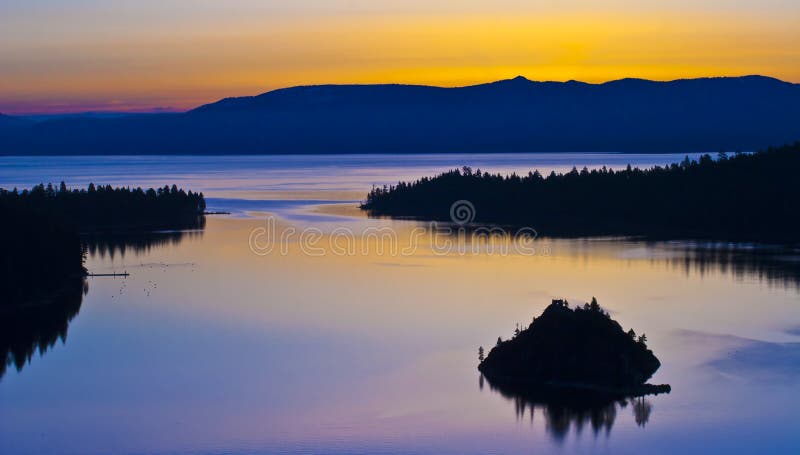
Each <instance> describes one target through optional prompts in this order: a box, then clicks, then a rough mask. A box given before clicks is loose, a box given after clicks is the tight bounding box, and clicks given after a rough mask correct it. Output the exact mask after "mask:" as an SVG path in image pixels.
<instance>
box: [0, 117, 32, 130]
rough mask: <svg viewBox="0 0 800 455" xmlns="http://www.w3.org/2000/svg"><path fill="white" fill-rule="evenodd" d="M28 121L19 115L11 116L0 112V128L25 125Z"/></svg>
mask: <svg viewBox="0 0 800 455" xmlns="http://www.w3.org/2000/svg"><path fill="white" fill-rule="evenodd" d="M27 124H28V122H27V121H26V120H25V119H21V118H19V117H12V116H10V115H5V114H0V130H2V129H3V128H13V127H18V126H24V125H27Z"/></svg>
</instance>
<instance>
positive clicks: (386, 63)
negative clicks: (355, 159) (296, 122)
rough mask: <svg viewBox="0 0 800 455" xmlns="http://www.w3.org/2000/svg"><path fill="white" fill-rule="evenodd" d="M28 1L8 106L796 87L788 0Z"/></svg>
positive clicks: (4, 9) (793, 16) (796, 16)
mask: <svg viewBox="0 0 800 455" xmlns="http://www.w3.org/2000/svg"><path fill="white" fill-rule="evenodd" d="M30 3H31V2H22V1H19V0H9V1H8V3H7V4H6V3H4V5H3V6H0V112H5V113H26V112H28V113H30V112H62V111H82V110H150V109H153V108H170V109H187V108H191V107H194V106H196V105H199V104H203V103H206V102H210V101H214V100H216V99H219V98H222V97H226V96H241V95H253V94H258V93H261V92H264V91H267V90H271V89H274V88H280V87H285V86H291V85H302V84H319V83H376V82H402V83H421V84H435V85H443V86H455V85H467V84H472V83H480V82H487V81H491V80H497V79H504V78H510V77H514V76H516V75H518V74H521V75H524V76H526V77H528V78H529V79H534V80H569V79H577V80H582V81H587V82H602V81H606V80H612V79H618V78H622V77H643V78H650V79H659V80H667V79H676V78H683V77H699V76H719V75H744V74H763V75H769V76H773V77H778V78H780V79H783V80H788V81H792V82H800V46H798V43H800V27H798V26H797V24H798V23H800V5H797V4H796V2H790V1H783V0H766V1H762V2H758V3H756V2H747V1H740V2H727V3H726V2H721V1H711V2H707V5H705V6H704V7H703V8H699V7H697V6H692V5H694V4H693V3H690V2H683V1H681V0H675V1H672V2H669V3H667V2H649V3H647V2H627V1H624V0H617V1H614V0H612V1H611V2H610V3H609V2H606V3H604V5H605V6H604V7H603V9H602V10H601V9H600V8H599V7H598V6H597V5H596V4H595V2H589V1H578V2H565V3H564V4H563V5H558V6H554V5H551V4H550V3H549V2H548V3H542V4H541V5H538V4H537V2H521V1H516V0H498V1H497V2H496V3H492V4H491V5H488V4H487V3H486V2H474V1H471V0H464V1H462V2H455V1H449V0H447V1H441V2H433V3H432V4H433V5H435V6H430V4H428V2H421V1H416V0H408V1H406V2H402V3H401V2H395V1H393V0H392V1H386V2H365V1H359V0H354V1H350V2H341V1H340V2H337V1H333V0H331V1H327V2H325V1H322V0H297V2H296V3H292V4H291V5H290V6H286V5H281V2H272V1H266V0H265V1H260V2H259V1H255V0H231V1H230V2H226V3H225V6H224V7H223V6H221V3H222V2H211V1H210V0H194V1H189V0H161V1H160V2H156V1H153V0H142V1H140V2H132V1H120V2H114V4H113V5H108V4H106V3H105V2H101V1H99V0H76V1H75V2H74V3H71V4H70V5H69V6H66V5H63V4H62V3H64V2H59V1H56V0H50V1H43V2H34V3H35V5H38V6H30V5H29V4H30ZM284 3H285V2H284ZM732 3H735V5H736V6H730V5H731V4H732ZM48 5H49V6H48ZM531 5H533V6H531ZM642 5H645V6H642Z"/></svg>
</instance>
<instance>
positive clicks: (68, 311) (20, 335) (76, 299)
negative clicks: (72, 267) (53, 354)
mask: <svg viewBox="0 0 800 455" xmlns="http://www.w3.org/2000/svg"><path fill="white" fill-rule="evenodd" d="M65 281H66V282H64V283H63V285H62V286H60V287H59V288H57V289H55V290H52V291H49V292H48V293H47V295H41V293H40V292H38V291H37V290H33V289H30V290H29V291H31V294H34V293H35V294H36V298H35V300H30V299H27V298H25V297H24V296H23V297H22V301H20V302H8V303H7V304H6V305H4V307H2V308H0V314H1V315H2V317H0V360H2V362H0V379H1V378H2V377H3V376H4V375H5V373H6V369H7V368H8V367H9V366H14V367H15V368H16V369H17V371H21V370H22V368H23V367H24V366H25V365H26V364H28V363H30V362H31V359H32V358H33V356H34V354H35V353H36V352H37V351H38V352H39V355H40V356H43V355H44V354H45V353H46V352H47V351H48V350H49V349H51V348H52V347H53V346H54V345H55V344H56V342H58V341H59V340H61V342H62V343H65V342H66V340H67V329H68V328H69V323H70V321H72V319H73V318H75V316H77V315H78V312H79V311H80V309H81V303H82V302H83V297H84V296H85V295H86V293H87V292H88V291H89V286H88V283H87V282H86V280H85V279H83V278H76V279H71V280H65Z"/></svg>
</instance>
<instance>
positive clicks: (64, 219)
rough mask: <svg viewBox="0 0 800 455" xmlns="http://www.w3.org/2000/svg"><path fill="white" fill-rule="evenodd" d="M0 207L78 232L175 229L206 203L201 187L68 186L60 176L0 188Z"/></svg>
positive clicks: (186, 223) (192, 220) (186, 224)
mask: <svg viewBox="0 0 800 455" xmlns="http://www.w3.org/2000/svg"><path fill="white" fill-rule="evenodd" d="M0 208H16V209H19V210H24V211H26V212H30V213H33V214H36V215H39V216H43V217H46V218H48V219H50V220H52V221H53V222H55V223H58V224H61V225H63V226H65V227H70V228H73V229H76V230H79V231H81V232H90V231H104V230H119V229H127V230H135V229H180V228H183V227H186V228H192V227H193V226H195V225H197V217H199V216H202V214H203V212H204V211H205V208H206V203H205V199H204V197H203V193H194V192H192V191H188V192H186V191H184V190H183V189H179V188H178V187H177V186H175V185H172V186H171V187H170V186H164V187H163V188H158V189H153V188H150V189H148V190H144V189H142V188H133V189H132V188H114V187H112V186H111V185H105V186H103V185H99V186H95V185H94V184H93V183H90V184H89V186H88V187H87V188H86V189H72V190H70V189H68V188H67V186H66V184H65V183H64V182H61V184H60V185H59V186H58V187H56V186H54V185H53V184H48V185H46V186H45V185H44V184H40V185H37V186H35V187H33V188H32V189H30V190H28V189H24V190H22V191H18V190H17V189H16V188H15V189H13V190H10V191H9V190H5V189H0Z"/></svg>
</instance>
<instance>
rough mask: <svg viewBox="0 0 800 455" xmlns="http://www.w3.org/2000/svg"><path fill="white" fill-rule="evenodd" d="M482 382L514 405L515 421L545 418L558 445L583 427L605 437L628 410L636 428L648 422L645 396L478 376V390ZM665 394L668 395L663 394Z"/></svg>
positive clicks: (648, 406) (577, 434)
mask: <svg viewBox="0 0 800 455" xmlns="http://www.w3.org/2000/svg"><path fill="white" fill-rule="evenodd" d="M484 383H488V385H489V389H490V390H492V391H493V392H497V393H499V394H500V395H501V396H503V397H504V398H506V399H507V400H509V401H512V402H513V403H514V412H515V414H516V417H517V420H520V421H521V420H524V419H526V418H528V419H529V420H530V421H531V423H532V422H533V420H534V419H535V415H536V414H541V416H542V417H543V418H544V419H545V430H546V431H547V433H548V434H549V435H550V436H551V437H552V439H553V440H554V441H555V442H557V443H559V444H560V443H562V442H563V441H564V439H565V438H566V437H567V435H568V434H569V432H570V429H571V428H574V430H575V434H576V436H578V437H579V436H580V435H581V434H582V433H583V429H584V428H585V427H586V426H587V424H588V425H589V426H590V427H591V429H592V433H593V435H594V436H595V437H597V436H598V435H599V434H601V433H602V434H605V436H606V437H607V436H609V435H610V433H611V430H612V428H613V427H614V422H615V421H616V419H617V414H618V411H620V410H623V409H626V408H628V406H630V407H631V409H632V412H633V417H634V419H635V421H636V424H637V425H638V426H639V427H644V426H645V425H646V424H647V422H648V421H649V420H650V415H651V413H652V411H653V406H652V404H651V403H650V402H649V401H648V400H647V399H646V398H645V396H641V395H640V396H625V395H613V394H605V393H601V392H592V391H586V390H574V389H571V390H569V389H558V388H541V387H531V386H530V385H522V384H513V383H504V382H497V381H494V382H493V381H491V380H489V379H486V378H485V377H484V376H483V375H481V376H480V379H479V384H480V388H481V390H483V388H484ZM667 393H669V392H667Z"/></svg>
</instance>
